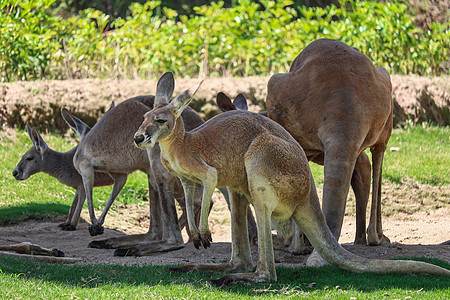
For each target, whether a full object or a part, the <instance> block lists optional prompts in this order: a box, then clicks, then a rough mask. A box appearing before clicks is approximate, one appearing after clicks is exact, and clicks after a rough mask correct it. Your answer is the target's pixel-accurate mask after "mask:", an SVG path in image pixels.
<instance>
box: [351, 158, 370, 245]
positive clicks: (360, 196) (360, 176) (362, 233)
mask: <svg viewBox="0 0 450 300" xmlns="http://www.w3.org/2000/svg"><path fill="white" fill-rule="evenodd" d="M370 170H371V166H370V161H369V158H368V157H367V155H366V153H365V152H361V154H360V155H359V156H358V158H357V159H356V164H355V169H354V170H353V175H352V180H351V185H352V188H353V191H354V192H355V198H356V234H355V241H354V244H355V245H366V244H367V239H366V210H367V202H368V200H369V195H370V180H371V177H370V176H371V174H370Z"/></svg>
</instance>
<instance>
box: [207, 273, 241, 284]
mask: <svg viewBox="0 0 450 300" xmlns="http://www.w3.org/2000/svg"><path fill="white" fill-rule="evenodd" d="M233 282H235V279H234V278H233V277H232V276H229V275H224V276H222V277H220V278H218V279H213V280H210V281H209V284H211V285H214V286H217V287H222V286H227V285H230V284H232V283H233Z"/></svg>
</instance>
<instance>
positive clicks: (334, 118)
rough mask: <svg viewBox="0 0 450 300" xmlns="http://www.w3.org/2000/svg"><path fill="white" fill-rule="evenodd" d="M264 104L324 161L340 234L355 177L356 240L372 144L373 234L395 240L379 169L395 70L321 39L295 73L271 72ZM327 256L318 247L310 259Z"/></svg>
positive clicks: (326, 202) (328, 205)
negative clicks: (386, 230) (384, 212)
mask: <svg viewBox="0 0 450 300" xmlns="http://www.w3.org/2000/svg"><path fill="white" fill-rule="evenodd" d="M266 104H267V115H268V117H269V118H270V119H272V120H274V121H276V122H277V123H279V124H280V125H282V126H283V127H284V128H285V129H286V130H287V131H288V132H289V133H290V134H292V136H293V137H294V138H295V140H296V141H297V142H298V143H299V144H300V145H301V146H302V147H303V149H304V150H305V153H306V156H307V157H308V160H312V161H314V162H316V163H319V164H322V165H324V187H323V200H322V208H323V212H324V214H325V219H326V220H327V224H328V226H329V227H330V229H331V232H332V233H333V235H334V236H335V238H336V239H339V236H340V233H341V227H342V222H343V218H344V212H345V205H346V199H347V195H348V190H349V186H350V184H351V185H352V187H353V190H354V191H355V196H356V199H357V201H356V204H357V207H356V220H357V224H356V238H355V243H357V244H366V236H365V224H366V223H365V216H366V208H367V201H368V198H369V192H370V179H371V174H370V173H371V166H370V161H369V159H368V157H367V155H366V154H365V153H364V150H365V149H366V148H370V150H371V152H372V161H373V183H372V205H371V213H370V222H369V226H368V229H367V241H368V243H369V244H370V245H379V244H381V243H382V242H389V239H387V238H386V237H384V236H383V231H382V225H381V170H382V162H383V155H384V151H385V149H386V144H387V143H388V140H389V137H390V135H391V131H392V120H393V100H392V85H391V80H390V76H389V73H388V72H387V71H386V70H385V69H384V68H382V67H375V66H374V65H373V64H372V62H371V61H370V59H369V58H368V57H367V56H365V55H364V54H362V53H361V52H360V51H359V50H357V49H355V48H352V47H350V46H348V45H346V44H344V43H342V42H339V41H335V40H328V39H321V40H317V41H314V42H312V43H311V44H309V45H308V46H307V47H306V48H305V49H304V50H303V51H302V52H301V53H300V54H299V55H298V56H297V58H296V59H295V60H294V61H293V63H292V65H291V68H290V71H289V73H286V74H275V75H273V76H272V77H271V78H270V80H269V83H268V87H267V100H266ZM315 254H316V253H315ZM311 258H313V259H311ZM322 263H323V261H321V259H320V257H317V255H316V256H315V258H314V255H313V256H312V257H310V260H309V261H308V264H309V265H320V264H322Z"/></svg>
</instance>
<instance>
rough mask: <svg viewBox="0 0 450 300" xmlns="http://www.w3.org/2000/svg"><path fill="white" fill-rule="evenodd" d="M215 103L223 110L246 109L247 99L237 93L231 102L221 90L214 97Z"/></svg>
mask: <svg viewBox="0 0 450 300" xmlns="http://www.w3.org/2000/svg"><path fill="white" fill-rule="evenodd" d="M216 102H217V105H218V106H219V108H220V110H222V111H223V112H225V111H229V110H248V106H247V99H245V96H244V95H243V94H239V95H237V96H236V98H235V99H234V100H233V102H231V99H230V98H229V97H228V96H227V95H225V93H223V92H219V93H218V94H217V97H216Z"/></svg>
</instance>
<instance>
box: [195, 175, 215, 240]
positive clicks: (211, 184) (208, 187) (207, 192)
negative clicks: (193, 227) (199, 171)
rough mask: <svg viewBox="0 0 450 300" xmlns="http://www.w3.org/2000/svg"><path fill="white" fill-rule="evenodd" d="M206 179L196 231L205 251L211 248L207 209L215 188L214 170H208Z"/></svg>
mask: <svg viewBox="0 0 450 300" xmlns="http://www.w3.org/2000/svg"><path fill="white" fill-rule="evenodd" d="M206 175H207V177H206V179H204V180H203V181H202V183H203V199H202V208H201V215H200V222H199V226H198V229H199V231H200V239H201V243H202V245H203V247H204V248H205V249H206V248H208V247H209V246H211V242H212V238H211V232H210V231H209V226H208V216H209V209H210V206H211V198H212V195H213V193H214V189H215V188H216V186H217V171H216V169H215V168H212V167H210V168H208V172H207V174H206Z"/></svg>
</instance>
